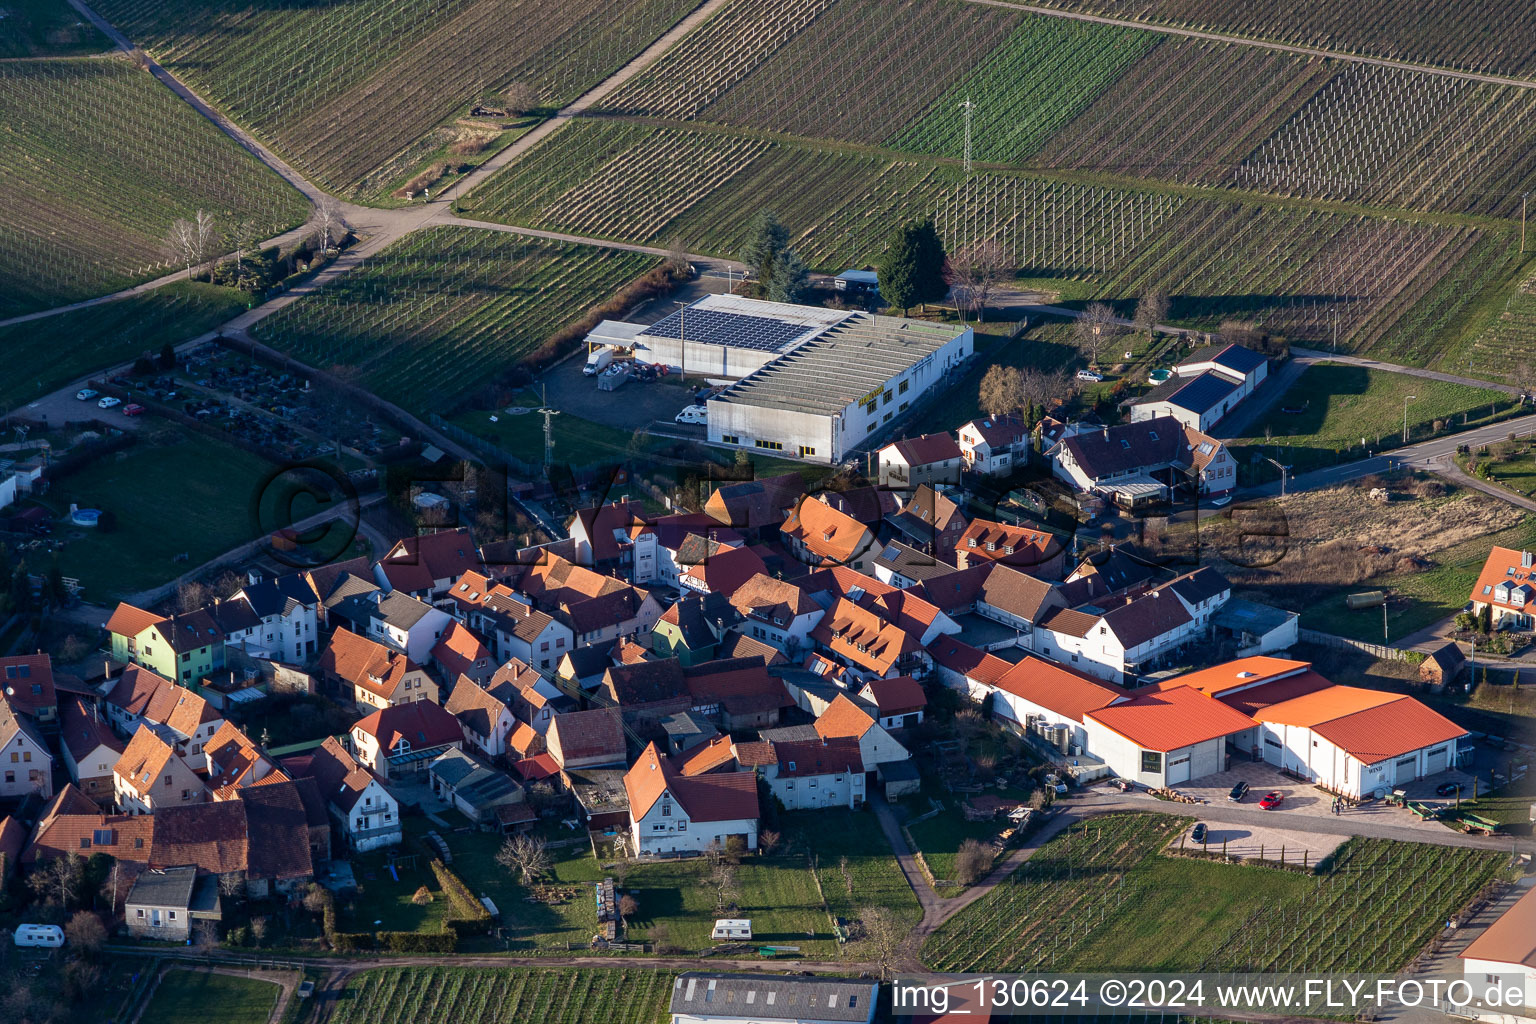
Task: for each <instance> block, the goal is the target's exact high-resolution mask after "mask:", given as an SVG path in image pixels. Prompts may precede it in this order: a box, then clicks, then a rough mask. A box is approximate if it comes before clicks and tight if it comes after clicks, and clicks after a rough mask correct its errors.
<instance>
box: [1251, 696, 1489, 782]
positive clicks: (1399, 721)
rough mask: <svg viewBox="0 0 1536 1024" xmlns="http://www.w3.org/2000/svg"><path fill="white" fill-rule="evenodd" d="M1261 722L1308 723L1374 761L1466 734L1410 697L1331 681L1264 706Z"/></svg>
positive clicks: (1334, 741)
mask: <svg viewBox="0 0 1536 1024" xmlns="http://www.w3.org/2000/svg"><path fill="white" fill-rule="evenodd" d="M1256 717H1257V718H1258V720H1259V721H1261V722H1273V723H1276V724H1288V725H1297V726H1303V727H1305V728H1310V729H1311V730H1312V731H1313V732H1314V733H1316V734H1317V735H1319V736H1321V737H1322V738H1323V739H1325V740H1327V741H1328V742H1329V743H1332V744H1333V745H1334V746H1336V747H1338V748H1339V749H1341V750H1343V751H1345V752H1347V753H1348V754H1350V755H1351V756H1353V757H1354V758H1355V759H1356V760H1358V761H1360V762H1361V763H1362V764H1375V763H1377V762H1378V761H1386V760H1388V759H1389V758H1393V757H1399V756H1401V755H1403V754H1407V753H1411V752H1413V751H1415V750H1422V749H1423V748H1424V747H1430V746H1434V745H1435V744H1437V743H1444V742H1446V741H1448V740H1453V739H1458V738H1460V737H1462V736H1465V735H1467V730H1465V729H1463V728H1462V727H1461V726H1459V725H1457V724H1456V723H1455V722H1452V721H1451V720H1450V719H1448V718H1446V717H1445V716H1444V715H1441V714H1439V713H1437V712H1435V711H1432V710H1430V709H1429V708H1428V707H1427V706H1425V705H1424V704H1423V703H1421V702H1420V701H1418V700H1415V699H1414V698H1413V697H1406V696H1403V695H1401V694H1395V693H1384V692H1382V691H1379V690H1365V689H1361V688H1359V687H1354V686H1332V687H1329V688H1328V689H1326V690H1319V691H1317V692H1315V693H1309V694H1305V695H1303V696H1300V697H1296V698H1293V699H1292V700H1288V701H1285V702H1284V703H1281V704H1275V705H1272V706H1270V707H1267V708H1264V709H1263V710H1261V711H1260V712H1259V713H1258V715H1257V716H1256Z"/></svg>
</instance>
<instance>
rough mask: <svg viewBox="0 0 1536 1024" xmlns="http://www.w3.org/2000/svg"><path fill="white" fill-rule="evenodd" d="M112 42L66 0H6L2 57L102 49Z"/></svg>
mask: <svg viewBox="0 0 1536 1024" xmlns="http://www.w3.org/2000/svg"><path fill="white" fill-rule="evenodd" d="M111 48H112V44H111V43H110V42H108V41H107V38H106V37H105V36H103V35H102V34H101V33H100V32H97V31H96V29H95V28H93V27H92V26H91V24H90V23H89V22H87V21H86V20H85V19H84V18H82V17H80V15H78V14H76V13H75V10H74V8H72V7H70V6H69V4H67V3H65V2H64V0H6V4H5V17H4V18H0V58H10V57H68V56H72V55H74V54H80V53H100V52H101V51H103V50H110V49H111Z"/></svg>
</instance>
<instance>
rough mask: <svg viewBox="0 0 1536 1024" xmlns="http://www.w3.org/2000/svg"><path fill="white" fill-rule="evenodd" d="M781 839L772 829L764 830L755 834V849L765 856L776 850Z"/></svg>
mask: <svg viewBox="0 0 1536 1024" xmlns="http://www.w3.org/2000/svg"><path fill="white" fill-rule="evenodd" d="M783 838H784V837H783V836H781V835H779V834H778V833H777V832H775V831H774V830H773V829H771V828H770V829H765V830H763V831H762V832H759V833H758V834H757V848H758V849H759V850H761V851H762V852H763V853H765V854H769V853H772V852H773V851H774V850H776V849H778V846H779V843H780V842H781V841H782V840H783Z"/></svg>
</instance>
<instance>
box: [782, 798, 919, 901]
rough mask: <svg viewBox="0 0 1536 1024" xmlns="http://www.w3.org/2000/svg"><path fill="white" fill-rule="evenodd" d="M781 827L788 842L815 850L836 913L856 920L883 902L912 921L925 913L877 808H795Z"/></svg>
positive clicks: (824, 890)
mask: <svg viewBox="0 0 1536 1024" xmlns="http://www.w3.org/2000/svg"><path fill="white" fill-rule="evenodd" d="M779 828H780V830H781V832H782V835H783V841H784V842H785V843H787V844H788V845H789V846H791V847H794V846H796V845H799V846H800V847H803V848H809V849H812V850H814V851H815V855H816V875H817V877H818V878H819V879H820V880H821V891H822V893H823V895H825V896H826V900H827V909H828V910H829V911H830V912H831V913H832V914H833V916H835V917H841V918H844V919H846V920H850V921H851V920H855V919H857V918H858V917H859V916H860V914H861V913H862V912H863V911H864V908H866V907H884V908H885V909H886V910H889V911H890V912H891V913H892V914H894V915H895V916H896V917H897V918H898V919H899V920H902V921H907V922H911V923H913V924H915V923H917V921H918V920H919V919H920V918H921V917H922V916H923V912H922V908H921V907H920V906H918V903H917V897H916V896H915V895H913V893H912V887H911V886H909V885H908V884H907V876H906V875H903V874H902V873H901V867H900V866H899V865H898V864H897V863H896V857H895V855H894V854H892V853H891V845H890V843H888V842H886V841H885V833H884V832H882V831H881V829H880V825H879V823H878V822H876V821H875V820H874V813H873V812H871V811H833V810H825V811H794V812H790V813H786V814H784V815H782V816H781V819H780V822H779ZM845 857H846V858H847V865H846V867H847V871H846V873H845V872H844V864H843V858H845Z"/></svg>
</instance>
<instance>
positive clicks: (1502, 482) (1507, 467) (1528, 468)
mask: <svg viewBox="0 0 1536 1024" xmlns="http://www.w3.org/2000/svg"><path fill="white" fill-rule="evenodd" d="M1522 426H1523V424H1522ZM1456 462H1457V464H1458V465H1460V466H1461V468H1462V469H1463V470H1470V471H1472V472H1474V473H1476V474H1477V475H1478V476H1479V477H1481V478H1482V479H1484V480H1487V481H1489V482H1490V483H1496V484H1498V485H1499V486H1501V487H1507V488H1509V489H1510V490H1512V491H1514V492H1515V493H1516V494H1525V495H1536V445H1533V444H1532V443H1531V442H1530V441H1529V440H1521V441H1516V442H1513V443H1511V442H1508V441H1503V442H1500V443H1499V444H1496V445H1493V446H1492V449H1491V450H1489V449H1479V450H1478V451H1477V453H1476V454H1475V455H1474V456H1472V457H1470V458H1469V457H1468V456H1465V455H1458V456H1456Z"/></svg>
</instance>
